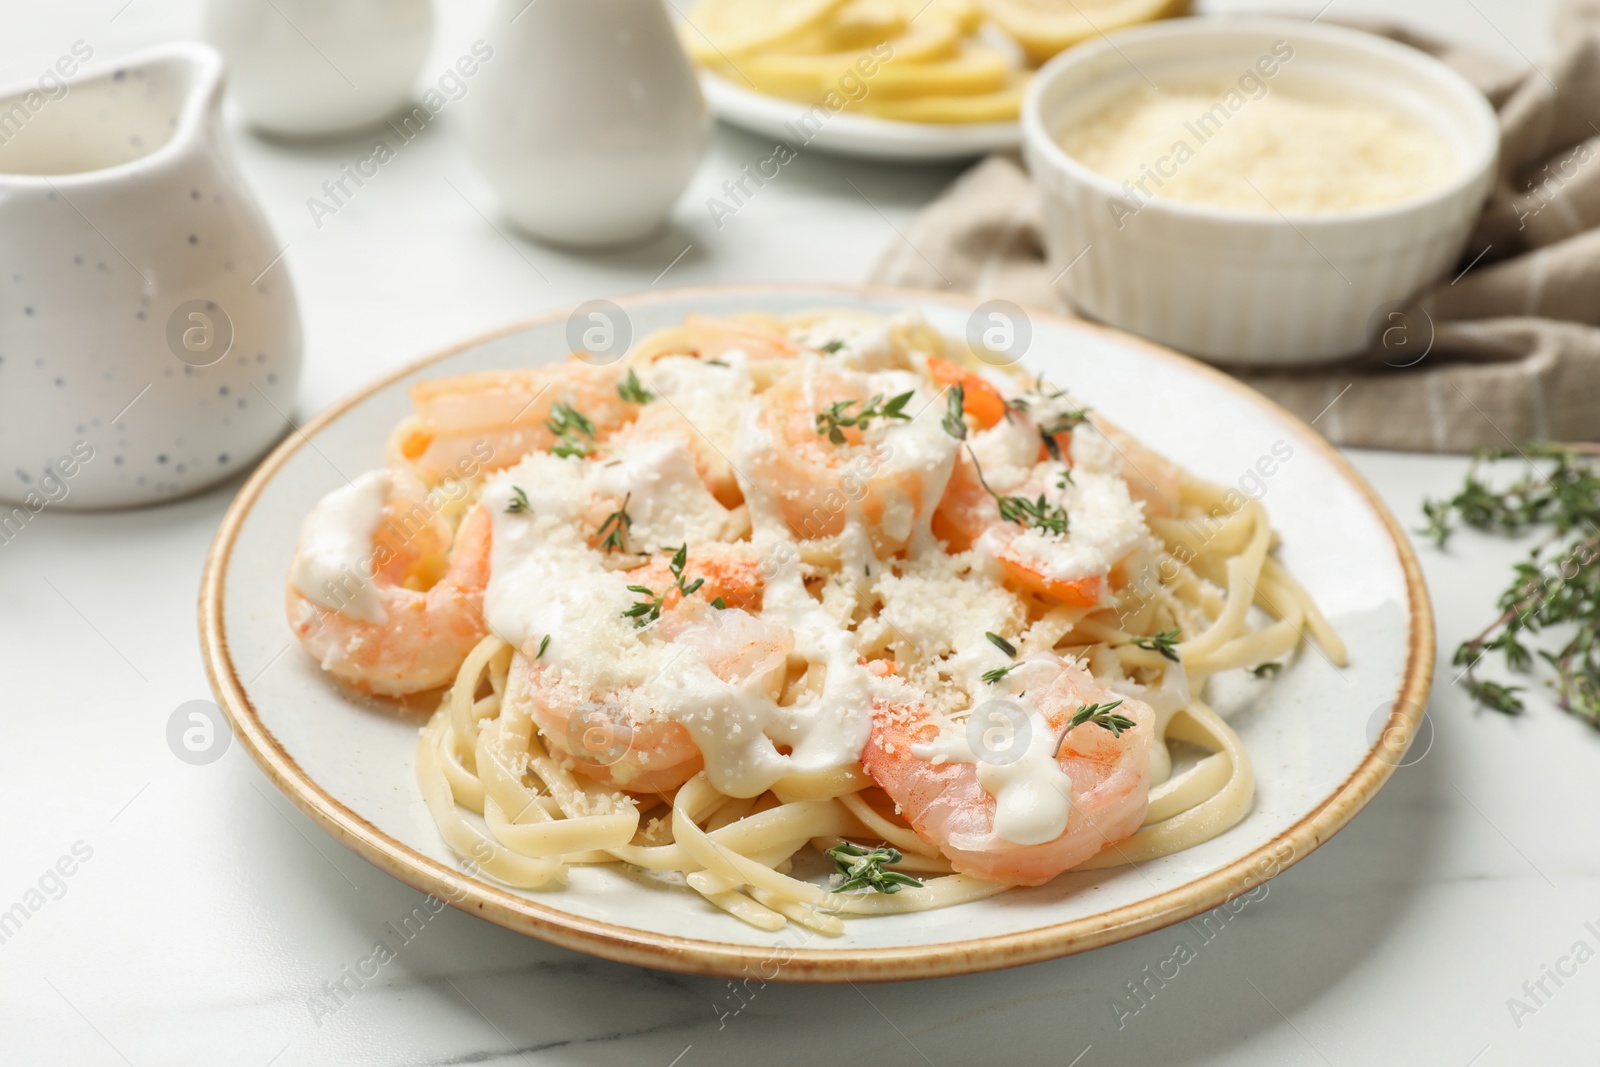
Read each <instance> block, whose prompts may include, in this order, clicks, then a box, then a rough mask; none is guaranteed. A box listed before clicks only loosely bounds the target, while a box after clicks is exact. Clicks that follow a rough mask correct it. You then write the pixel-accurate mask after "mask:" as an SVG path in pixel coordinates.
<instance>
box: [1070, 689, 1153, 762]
mask: <svg viewBox="0 0 1600 1067" xmlns="http://www.w3.org/2000/svg"><path fill="white" fill-rule="evenodd" d="M1121 706H1122V701H1120V700H1113V701H1111V702H1110V703H1109V704H1085V705H1084V706H1083V707H1081V708H1079V709H1078V710H1077V711H1076V712H1074V713H1073V715H1072V718H1070V719H1068V720H1067V727H1066V729H1065V730H1062V731H1061V740H1062V741H1065V740H1066V739H1067V734H1068V733H1069V732H1071V731H1072V730H1075V729H1077V728H1078V727H1080V726H1082V725H1083V724H1084V723H1086V722H1087V723H1093V724H1094V725H1096V726H1098V727H1100V728H1101V729H1103V730H1110V731H1111V736H1112V737H1121V736H1122V731H1124V730H1131V729H1133V728H1134V727H1135V726H1137V725H1138V723H1136V722H1134V721H1133V720H1132V719H1130V718H1128V717H1127V716H1126V715H1116V714H1113V712H1114V711H1115V709H1117V708H1119V707H1121ZM1060 748H1061V746H1060V745H1059V744H1058V745H1056V750H1057V751H1060Z"/></svg>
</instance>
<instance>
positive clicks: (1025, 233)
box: [873, 0, 1600, 452]
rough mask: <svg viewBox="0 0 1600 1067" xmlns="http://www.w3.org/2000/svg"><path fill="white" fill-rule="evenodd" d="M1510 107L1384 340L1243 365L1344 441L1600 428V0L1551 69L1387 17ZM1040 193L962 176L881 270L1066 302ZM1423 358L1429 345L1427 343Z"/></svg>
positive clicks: (1510, 436) (976, 173) (1014, 163)
mask: <svg viewBox="0 0 1600 1067" xmlns="http://www.w3.org/2000/svg"><path fill="white" fill-rule="evenodd" d="M1361 28H1363V29H1367V30H1371V31H1373V32H1377V33H1382V34H1384V35H1386V36H1389V37H1392V38H1394V39H1396V40H1399V41H1402V42H1404V43H1406V44H1409V45H1412V46H1414V47H1417V48H1420V49H1422V50H1423V51H1426V52H1429V53H1431V54H1433V55H1435V56H1437V57H1438V58H1440V59H1441V60H1443V61H1444V62H1446V63H1448V64H1449V65H1450V66H1452V67H1454V68H1455V69H1456V70H1458V71H1459V72H1461V73H1462V74H1463V75H1464V76H1466V77H1467V78H1468V79H1469V80H1470V81H1472V83H1473V84H1474V85H1476V86H1478V87H1479V88H1480V89H1481V90H1482V91H1483V92H1484V94H1485V95H1486V96H1487V97H1488V99H1489V101H1490V102H1491V103H1492V104H1493V105H1494V106H1495V107H1496V109H1497V110H1498V111H1499V115H1500V128H1501V135H1502V147H1501V161H1500V177H1499V182H1498V184H1497V186H1496V188H1495V191H1494V192H1493V194H1492V195H1491V197H1490V199H1489V202H1488V204H1487V206H1486V208H1485V210H1484V214H1483V218H1482V220H1481V221H1480V223H1479V225H1478V228H1477V232H1476V233H1475V234H1474V235H1473V237H1472V239H1471V241H1470V242H1469V243H1468V245H1467V249H1466V252H1465V253H1464V255H1463V261H1462V262H1461V263H1460V264H1459V265H1458V266H1457V267H1456V268H1455V270H1453V271H1452V272H1451V275H1450V277H1448V278H1445V279H1444V280H1442V281H1440V282H1439V283H1438V284H1436V285H1435V286H1434V287H1433V288H1431V289H1429V290H1427V291H1425V292H1424V293H1423V294H1422V296H1421V297H1420V298H1419V299H1418V300H1417V301H1416V303H1415V304H1414V305H1413V306H1412V307H1410V308H1407V309H1405V310H1404V311H1402V312H1399V313H1398V314H1396V315H1392V316H1390V317H1389V318H1388V320H1387V321H1389V322H1391V323H1393V325H1392V326H1391V327H1390V328H1387V329H1385V330H1383V331H1382V333H1381V334H1380V340H1379V342H1377V343H1375V345H1374V348H1373V351H1371V352H1369V353H1367V354H1365V355H1363V356H1361V357H1359V358H1358V359H1355V360H1352V361H1349V362H1344V363H1339V364H1336V365H1335V364H1329V365H1324V366H1319V367H1315V368H1302V369H1298V370H1295V371H1292V372H1276V371H1275V372H1270V373H1263V372H1260V371H1251V370H1245V369H1240V370H1238V371H1237V373H1238V376H1239V377H1240V378H1241V379H1242V380H1244V381H1245V382H1247V383H1249V384H1250V385H1251V386H1253V387H1255V388H1256V389H1259V390H1261V391H1262V392H1263V393H1265V394H1267V395H1268V396H1270V397H1272V398H1273V399H1274V400H1276V401H1278V402H1279V403H1281V404H1283V405H1284V406H1285V407H1287V408H1289V409H1290V410H1291V411H1293V412H1295V413H1296V414H1298V415H1300V416H1301V417H1302V418H1304V419H1306V420H1308V421H1311V420H1315V423H1316V427H1317V429H1318V430H1320V431H1322V433H1324V434H1325V435H1327V437H1328V438H1329V439H1330V440H1332V441H1334V442H1335V443H1337V444H1344V445H1355V446H1361V447H1369V448H1392V449H1400V450H1405V451H1421V452H1461V451H1467V450H1470V449H1473V448H1478V447H1485V446H1486V447H1506V446H1508V445H1509V444H1510V443H1512V442H1520V441H1525V440H1532V439H1546V440H1594V439H1597V438H1600V0H1564V2H1563V4H1562V5H1561V8H1560V10H1559V12H1558V14H1557V16H1556V39H1557V40H1558V41H1559V42H1561V51H1560V54H1559V55H1558V56H1557V58H1556V59H1555V60H1554V61H1553V62H1550V63H1547V64H1541V65H1540V68H1539V69H1535V70H1532V71H1518V70H1516V69H1513V68H1510V67H1507V66H1505V65H1504V64H1502V63H1500V62H1498V61H1497V60H1494V59H1491V58H1489V57H1486V56H1483V55H1480V54H1478V53H1475V52H1472V51H1470V50H1468V49H1464V48H1461V47H1458V46H1453V45H1449V44H1446V43H1444V42H1441V41H1436V40H1432V39H1429V38H1425V37H1421V36H1419V35H1417V34H1414V33H1411V32H1409V31H1406V30H1404V29H1401V28H1398V27H1395V26H1389V25H1372V24H1365V25H1363V26H1362V27H1361ZM1062 266H1065V264H1055V265H1051V264H1049V263H1048V262H1047V260H1046V254H1045V250H1044V247H1043V244H1042V241H1041V237H1040V224H1039V212H1038V203H1037V197H1036V193H1035V190H1034V188H1033V185H1032V183H1031V181H1030V180H1029V178H1028V176H1027V174H1026V173H1025V172H1024V170H1023V168H1022V165H1021V163H1020V162H1019V161H1018V160H1017V158H1016V157H1015V156H1008V155H999V156H992V157H990V158H989V159H987V160H985V161H983V162H982V163H979V164H978V165H977V166H975V167H973V168H972V169H971V170H969V171H968V172H967V173H966V174H964V175H962V177H961V178H960V179H958V180H957V181H956V182H955V183H954V184H953V185H952V186H951V187H950V188H949V189H948V190H947V191H946V192H945V193H944V194H943V195H942V196H941V197H940V198H939V199H938V200H936V201H935V202H934V203H932V204H931V205H929V206H928V207H927V208H925V209H924V210H923V211H922V213H921V214H919V215H918V216H917V218H916V219H915V220H914V221H913V223H912V225H911V226H910V227H909V228H908V229H907V230H906V231H905V233H904V239H903V240H902V241H900V242H899V243H898V244H897V245H896V246H895V247H893V248H892V249H891V250H890V251H889V252H888V254H887V255H885V256H884V258H883V259H882V260H881V261H880V262H879V263H878V265H877V267H876V268H875V269H874V272H873V279H874V280H875V281H880V282H886V283H890V284H895V285H910V286H919V287H924V288H933V289H958V290H965V291H970V292H974V293H977V294H978V295H979V296H981V297H983V298H984V299H994V298H1004V299H1007V300H1012V301H1015V302H1016V303H1018V304H1022V305H1024V306H1028V305H1032V306H1035V307H1047V308H1053V307H1057V306H1058V305H1059V303H1060V302H1059V300H1058V298H1057V297H1056V296H1055V294H1054V293H1053V292H1052V290H1051V287H1050V280H1051V278H1052V277H1054V276H1055V274H1056V273H1057V272H1058V271H1059V270H1060V269H1061V267H1062ZM1424 353H1425V354H1424Z"/></svg>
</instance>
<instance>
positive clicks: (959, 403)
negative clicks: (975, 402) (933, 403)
mask: <svg viewBox="0 0 1600 1067" xmlns="http://www.w3.org/2000/svg"><path fill="white" fill-rule="evenodd" d="M946 396H947V397H948V399H947V400H946V401H945V412H944V420H943V421H942V422H941V423H940V425H942V426H943V427H944V432H945V433H947V434H949V435H950V436H951V437H954V438H955V439H956V440H957V441H965V440H966V439H967V418H966V414H965V413H964V412H963V411H962V409H963V408H964V407H965V406H966V403H967V388H966V386H964V385H962V384H961V383H960V382H957V383H956V384H954V385H952V386H951V387H950V391H949V392H948V393H947V394H946Z"/></svg>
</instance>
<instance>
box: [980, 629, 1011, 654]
mask: <svg viewBox="0 0 1600 1067" xmlns="http://www.w3.org/2000/svg"><path fill="white" fill-rule="evenodd" d="M983 636H984V637H987V638H988V639H989V643H990V644H991V645H993V646H994V647H995V648H998V649H999V650H1000V651H1001V652H1004V653H1005V654H1006V655H1008V656H1010V657H1011V658H1012V659H1016V658H1017V646H1016V645H1013V644H1012V643H1011V642H1010V641H1007V640H1006V639H1005V638H1003V637H1001V636H1000V635H999V634H992V633H990V632H989V631H988V630H985V631H984V632H983Z"/></svg>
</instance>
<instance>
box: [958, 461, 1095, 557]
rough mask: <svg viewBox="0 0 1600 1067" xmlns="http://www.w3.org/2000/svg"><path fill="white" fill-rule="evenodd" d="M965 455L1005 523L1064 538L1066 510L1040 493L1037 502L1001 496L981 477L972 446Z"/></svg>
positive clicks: (1068, 522) (1066, 524)
mask: <svg viewBox="0 0 1600 1067" xmlns="http://www.w3.org/2000/svg"><path fill="white" fill-rule="evenodd" d="M967 453H968V454H969V455H971V456H972V466H973V469H974V470H976V471H977V472H978V483H979V484H980V485H982V486H983V489H984V492H986V493H988V494H989V495H990V496H992V497H994V502H995V503H996V504H998V505H1000V517H1001V518H1002V519H1004V520H1006V521H1007V522H1014V523H1016V524H1017V525H1018V526H1023V527H1029V526H1031V527H1033V528H1035V529H1038V530H1044V531H1045V532H1046V533H1053V534H1055V535H1056V536H1057V537H1065V536H1066V535H1067V528H1068V527H1069V526H1070V525H1071V523H1070V521H1069V520H1068V517H1067V509H1066V508H1064V507H1061V506H1060V505H1059V504H1051V503H1050V502H1048V501H1047V500H1045V498H1044V494H1043V493H1040V494H1039V498H1038V499H1037V500H1029V499H1028V498H1027V497H1025V496H1001V495H1000V494H999V493H997V492H995V491H994V490H993V489H991V488H989V482H988V481H987V480H986V479H985V478H984V476H983V468H982V467H981V466H979V464H978V457H977V455H976V454H975V453H973V451H972V446H971V445H968V446H967Z"/></svg>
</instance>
